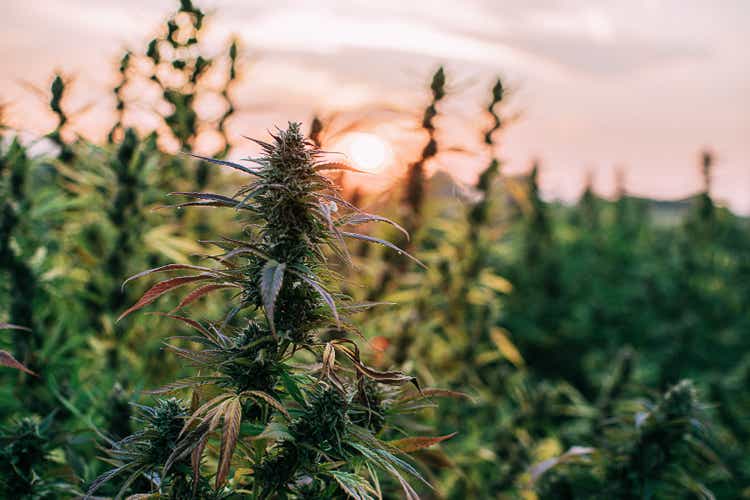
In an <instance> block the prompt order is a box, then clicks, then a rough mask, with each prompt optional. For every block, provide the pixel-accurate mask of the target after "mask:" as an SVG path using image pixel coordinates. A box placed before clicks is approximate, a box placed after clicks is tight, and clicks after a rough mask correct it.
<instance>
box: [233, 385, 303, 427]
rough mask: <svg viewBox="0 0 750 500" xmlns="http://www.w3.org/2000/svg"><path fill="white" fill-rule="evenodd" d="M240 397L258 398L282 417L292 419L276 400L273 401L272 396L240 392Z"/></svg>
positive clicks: (263, 393) (256, 392) (261, 393)
mask: <svg viewBox="0 0 750 500" xmlns="http://www.w3.org/2000/svg"><path fill="white" fill-rule="evenodd" d="M240 396H249V397H253V398H260V399H262V400H263V401H265V402H266V403H268V404H269V405H271V406H273V407H274V408H276V409H277V410H279V412H280V413H281V414H282V415H284V416H285V417H286V418H287V419H288V420H291V419H292V416H291V415H289V412H288V411H287V410H286V408H284V405H282V404H281V403H280V402H279V401H278V400H277V399H275V398H274V397H273V396H271V395H269V394H266V393H265V392H263V391H242V393H241V394H240Z"/></svg>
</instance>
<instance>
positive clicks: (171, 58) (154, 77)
mask: <svg viewBox="0 0 750 500" xmlns="http://www.w3.org/2000/svg"><path fill="white" fill-rule="evenodd" d="M205 18H206V13H205V12H203V10H201V9H200V8H199V7H198V6H196V5H194V4H193V2H192V1H191V0H180V8H179V9H178V11H177V12H176V13H175V14H174V15H173V16H171V17H170V18H169V19H168V20H167V22H166V32H164V33H162V34H161V35H160V36H157V37H155V38H153V39H152V40H151V41H150V42H149V43H148V47H147V49H146V58H147V59H148V60H149V61H150V62H151V67H152V70H151V71H150V73H149V74H148V75H145V76H147V77H148V79H149V80H150V81H152V82H154V83H156V85H157V86H158V88H159V89H160V91H161V97H162V99H163V101H164V102H165V103H167V104H169V108H170V109H171V111H170V112H168V113H165V114H163V115H162V119H163V122H164V125H166V127H165V128H166V129H167V130H168V131H169V133H168V135H171V137H172V138H173V139H176V140H177V141H178V143H179V145H180V147H181V148H182V149H183V150H187V151H192V150H193V149H194V148H195V145H196V140H197V139H198V136H199V135H200V134H201V133H203V132H206V131H214V132H216V133H218V136H219V137H220V138H221V140H222V142H223V144H222V150H221V152H220V156H224V155H226V154H227V152H228V151H229V139H228V136H227V124H228V120H229V119H230V117H231V116H232V115H233V114H234V112H235V106H234V102H233V97H232V95H231V90H232V87H233V85H234V83H235V82H236V81H237V78H238V73H237V61H238V42H237V40H232V41H231V42H230V44H229V46H228V48H227V50H226V55H225V57H223V58H222V57H204V56H203V55H202V54H199V53H198V48H199V47H200V43H201V40H202V39H203V37H204V25H205ZM222 62H223V63H224V66H226V68H222V70H224V69H225V71H224V73H225V74H224V75H223V79H222V81H221V84H220V85H219V86H215V85H213V84H211V83H210V82H208V81H207V77H208V75H209V74H210V73H211V72H212V71H216V70H215V69H213V68H214V67H215V66H217V65H218V64H221V63H222ZM118 95H119V93H118ZM206 95H216V96H218V97H220V98H221V99H222V100H223V101H224V109H223V110H222V111H221V113H220V114H219V115H218V116H217V117H215V119H203V118H201V117H200V116H199V114H198V112H197V110H196V101H197V100H199V99H200V98H201V97H203V96H206ZM161 136H162V137H163V136H164V134H161ZM208 173H209V170H208V165H207V164H206V163H205V162H200V163H199V164H198V171H197V172H196V184H197V186H198V187H199V188H203V187H204V186H206V185H207V183H208Z"/></svg>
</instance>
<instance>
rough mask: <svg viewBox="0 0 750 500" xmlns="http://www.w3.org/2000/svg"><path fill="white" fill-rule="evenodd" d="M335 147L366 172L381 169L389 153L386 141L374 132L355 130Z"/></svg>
mask: <svg viewBox="0 0 750 500" xmlns="http://www.w3.org/2000/svg"><path fill="white" fill-rule="evenodd" d="M335 149H337V150H339V151H341V152H343V153H345V154H346V156H347V157H348V159H349V161H350V162H351V163H352V165H353V166H354V167H356V168H358V169H360V170H365V171H367V172H378V171H380V170H382V169H383V167H384V166H385V164H386V163H387V161H388V159H389V156H390V154H391V148H390V146H389V145H388V143H387V142H386V141H385V140H383V139H382V138H380V137H379V136H377V135H375V134H368V133H363V132H355V133H352V134H348V135H347V136H345V137H344V138H343V139H341V142H339V143H338V144H337V145H336V147H335Z"/></svg>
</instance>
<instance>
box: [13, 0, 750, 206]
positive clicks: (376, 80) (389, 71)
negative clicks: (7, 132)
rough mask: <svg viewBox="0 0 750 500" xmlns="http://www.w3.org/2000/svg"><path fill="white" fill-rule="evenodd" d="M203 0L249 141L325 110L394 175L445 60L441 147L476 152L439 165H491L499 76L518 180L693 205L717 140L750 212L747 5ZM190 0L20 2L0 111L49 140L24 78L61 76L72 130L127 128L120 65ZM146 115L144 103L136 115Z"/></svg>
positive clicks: (649, 0) (507, 145)
mask: <svg viewBox="0 0 750 500" xmlns="http://www.w3.org/2000/svg"><path fill="white" fill-rule="evenodd" d="M195 3H196V4H197V5H199V6H200V7H202V8H204V9H206V10H208V11H209V12H212V13H213V14H212V17H211V19H210V22H209V25H208V26H207V28H206V37H207V38H206V44H205V47H204V48H205V50H206V51H207V53H209V54H211V53H213V52H217V51H219V50H221V48H222V47H223V46H224V44H225V43H226V41H227V39H228V38H229V37H230V36H231V35H233V34H236V35H237V36H239V37H240V39H241V42H242V49H243V64H242V81H241V83H240V84H239V85H238V86H237V87H236V88H235V91H234V92H235V98H236V100H237V107H238V109H239V110H240V112H239V113H238V115H237V116H236V117H235V118H234V119H233V122H232V133H233V134H234V135H236V136H237V137H238V138H239V136H240V134H245V135H255V136H260V135H263V134H264V133H265V132H264V131H265V129H267V128H270V127H271V126H273V125H274V124H281V125H283V124H284V123H286V122H287V121H290V120H299V121H303V122H304V123H305V124H306V126H307V125H308V124H309V121H310V119H311V117H312V116H313V115H314V114H318V115H320V116H322V117H333V116H335V119H334V121H333V125H334V126H335V127H339V128H340V129H341V130H346V129H348V127H350V126H351V125H352V124H354V123H356V124H358V126H356V127H355V129H356V131H357V132H360V133H365V134H374V135H375V136H376V138H377V137H379V138H382V139H383V141H384V143H383V148H384V149H383V155H384V159H383V162H384V164H383V166H382V167H381V166H379V167H377V169H379V170H381V171H382V172H383V173H386V174H388V175H397V172H398V169H399V166H400V165H405V164H406V163H408V162H409V161H411V160H413V159H414V158H415V157H416V156H417V155H418V151H419V149H420V147H421V141H424V138H423V137H422V136H421V135H420V134H419V131H418V130H417V122H418V119H419V117H420V114H421V112H422V110H423V109H424V107H425V105H426V104H427V101H428V97H429V96H428V87H427V86H428V83H429V78H430V76H431V74H432V72H433V71H434V70H435V69H436V68H437V67H438V65H440V64H442V65H444V66H445V69H446V72H447V75H448V91H449V93H448V96H447V98H446V99H445V101H444V104H443V105H442V106H441V107H440V111H441V112H442V116H441V117H440V118H439V119H438V121H437V126H438V129H439V131H438V139H439V141H440V144H441V145H443V146H445V148H451V147H453V148H456V149H459V148H461V149H464V150H467V151H470V152H473V153H465V152H459V151H455V152H448V153H445V154H443V155H441V156H439V157H438V158H437V160H436V161H435V162H434V163H433V165H432V168H441V169H444V170H447V171H449V172H450V173H451V174H452V175H454V177H456V178H457V179H459V180H462V181H466V182H471V181H472V180H473V179H474V178H475V176H476V173H477V172H478V171H479V169H481V168H482V167H483V166H484V165H485V164H486V158H487V154H488V153H487V151H485V150H484V148H483V147H482V146H481V130H482V129H483V128H484V127H486V125H487V121H486V120H487V117H486V116H485V115H484V114H483V111H482V107H483V106H484V105H485V104H486V102H487V101H488V99H489V96H490V88H491V85H492V83H493V82H494V79H495V78H496V77H497V76H502V77H504V79H505V81H506V82H507V84H508V86H509V87H510V88H511V89H512V98H511V99H510V103H509V105H508V107H507V110H506V113H507V114H508V115H513V114H519V115H520V118H519V119H518V120H517V121H516V122H514V123H513V124H512V125H509V127H508V128H507V130H506V131H505V132H503V134H502V135H501V136H500V137H499V141H498V143H499V145H498V148H497V151H496V153H497V154H498V155H499V156H500V157H501V158H502V159H503V160H504V162H505V165H506V171H507V172H509V173H520V172H523V171H525V170H526V169H528V167H529V165H530V163H531V161H532V159H534V158H538V159H539V160H540V161H541V165H542V175H541V181H542V188H543V190H544V193H545V195H546V196H549V197H551V198H559V199H563V200H572V199H574V198H575V197H576V196H577V195H578V194H579V193H580V191H581V189H582V186H583V183H584V179H585V178H586V177H587V174H588V173H591V175H592V176H593V182H594V186H595V188H596V190H597V191H599V192H600V193H602V194H605V195H607V194H610V193H612V192H613V191H614V182H615V181H614V179H615V172H616V170H617V169H618V168H619V169H622V170H623V172H624V173H625V182H626V187H627V190H628V191H629V192H630V193H633V194H639V195H644V196H652V197H658V198H678V197H682V196H686V195H689V194H691V193H693V192H695V191H696V190H697V189H699V187H700V177H699V175H698V167H697V163H698V161H697V160H698V152H699V151H700V150H701V149H702V148H704V147H709V148H710V149H711V150H712V151H714V152H715V153H716V158H717V164H716V168H715V173H714V183H713V187H714V194H715V195H716V196H717V197H718V198H719V199H720V200H723V201H725V202H726V203H728V204H729V205H730V206H731V207H732V208H733V209H734V210H737V211H739V212H743V213H750V140H749V138H750V97H748V96H750V58H748V56H747V47H748V46H750V31H748V29H747V26H748V23H750V2H747V1H745V0H723V1H721V2H712V1H708V0H632V1H630V2H622V1H615V0H601V1H582V0H532V1H524V2H521V1H508V0H465V1H461V2H443V1H412V2H404V1H402V0H398V1H397V0H379V1H378V2H372V1H364V0H348V1H344V0H320V1H316V2H294V1H277V2H268V1H262V2H261V1H256V0H250V1H219V0H206V1H200V0H196V2H195ZM176 6H177V2H176V1H170V0H129V1H127V2H122V1H114V0H97V1H94V0H66V1H65V2H57V1H52V0H5V1H4V2H3V11H4V13H3V21H2V24H3V30H2V31H1V32H0V61H2V62H0V65H2V71H0V102H4V103H5V104H6V105H7V110H6V114H7V115H8V120H9V122H10V124H11V125H12V126H14V127H16V128H18V129H20V130H21V131H22V133H23V134H25V135H28V136H30V137H34V136H39V135H42V134H44V133H45V132H47V131H49V129H50V127H51V126H53V123H54V122H53V121H52V120H51V117H50V116H48V115H47V114H46V112H45V109H44V103H43V102H42V100H41V99H40V98H39V97H38V96H37V95H35V94H34V92H32V91H29V89H28V86H27V85H26V84H25V83H24V82H30V83H33V84H34V85H36V86H37V87H40V88H45V87H46V86H47V85H48V83H49V81H50V79H51V75H52V72H53V71H54V70H55V69H59V70H61V71H62V72H63V73H65V74H66V75H69V76H70V77H71V79H72V80H73V81H72V86H71V98H70V103H69V105H70V106H71V107H72V108H74V109H75V108H77V107H83V106H85V105H90V109H88V110H87V111H86V113H83V114H81V115H80V116H78V117H77V118H76V120H75V122H74V128H75V131H76V132H77V133H79V134H81V135H84V136H85V137H88V138H91V139H94V140H101V139H102V138H103V137H104V136H105V135H106V133H107V131H108V129H109V127H110V126H111V123H112V120H113V115H112V111H111V110H112V108H113V104H114V100H113V97H112V96H111V93H110V92H111V91H110V89H111V87H112V82H113V81H114V78H115V75H116V61H117V60H118V59H119V57H120V55H121V54H122V51H123V49H125V48H130V49H131V50H134V51H136V52H142V51H143V50H144V49H145V45H146V42H147V41H148V40H149V39H150V37H151V36H152V35H153V34H154V32H155V31H156V30H157V29H158V28H159V26H160V25H161V21H162V20H163V19H164V18H165V17H166V16H167V15H168V14H169V13H170V12H172V11H173V10H175V9H176ZM138 97H140V96H138ZM142 115H143V116H146V113H143V114H142ZM138 116H140V115H138V110H137V109H136V111H135V112H134V114H133V115H132V117H133V118H132V119H134V120H135V119H139V118H137V117H138ZM144 124H145V126H147V125H148V122H147V121H142V123H141V125H142V126H144ZM335 127H334V128H335ZM359 139H360V142H359V145H358V146H356V147H354V149H352V147H351V144H350V145H346V144H344V145H342V148H349V151H350V156H351V155H353V154H364V153H362V151H370V152H369V153H367V154H376V155H377V154H380V153H379V148H380V146H379V145H378V144H377V143H373V142H372V141H370V142H369V143H368V141H367V140H364V141H362V137H360V138H359ZM337 140H339V142H341V141H342V140H343V139H341V138H338V139H336V138H332V139H331V143H332V144H336V141H337ZM236 145H237V146H241V147H237V148H236V154H235V153H233V154H232V156H234V157H239V156H240V155H242V156H245V155H246V153H247V152H248V151H247V150H245V149H244V146H245V144H244V143H242V142H239V141H238V142H237V143H236ZM357 148H359V149H360V153H355V151H356V150H357ZM368 148H369V149H368ZM248 150H250V148H249V146H248ZM386 166H387V167H388V168H386Z"/></svg>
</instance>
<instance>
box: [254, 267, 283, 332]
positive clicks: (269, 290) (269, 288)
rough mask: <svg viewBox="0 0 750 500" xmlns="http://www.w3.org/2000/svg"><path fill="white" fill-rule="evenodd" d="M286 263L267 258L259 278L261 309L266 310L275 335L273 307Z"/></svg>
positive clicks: (281, 283)
mask: <svg viewBox="0 0 750 500" xmlns="http://www.w3.org/2000/svg"><path fill="white" fill-rule="evenodd" d="M285 269H286V264H283V263H279V262H277V261H275V260H269V261H268V262H266V265H265V266H263V271H262V272H261V278H260V294H261V296H262V297H263V309H264V310H265V312H266V318H267V319H268V325H269V326H270V327H271V333H272V334H273V336H274V337H276V324H275V322H274V319H273V318H274V308H275V306H276V298H277V297H278V296H279V292H280V291H281V286H282V285H283V283H284V270H285Z"/></svg>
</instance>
